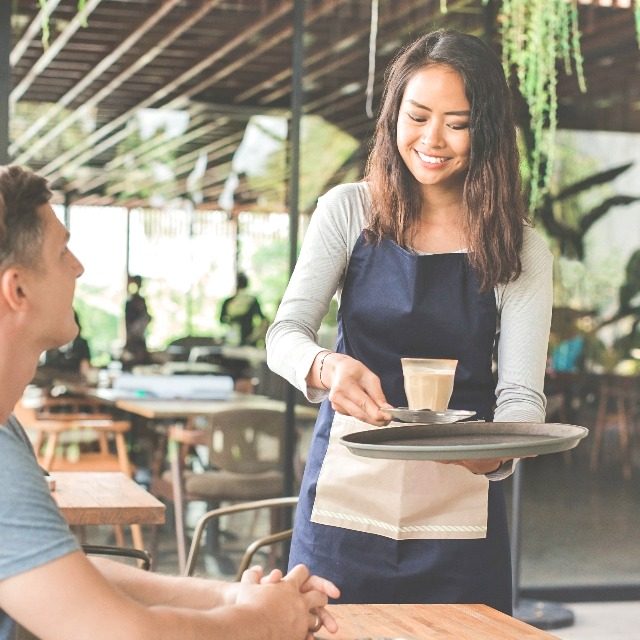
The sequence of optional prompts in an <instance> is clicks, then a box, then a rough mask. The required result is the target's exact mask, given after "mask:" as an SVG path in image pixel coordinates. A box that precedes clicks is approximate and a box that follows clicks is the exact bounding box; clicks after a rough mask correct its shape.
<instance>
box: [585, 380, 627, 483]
mask: <svg viewBox="0 0 640 640" xmlns="http://www.w3.org/2000/svg"><path fill="white" fill-rule="evenodd" d="M637 384H638V381H637V380H636V378H635V377H631V376H611V375H608V376H603V379H602V381H601V383H600V393H599V400H598V411H597V414H596V423H595V427H594V433H593V445H592V449H591V470H592V471H597V469H598V461H599V457H600V454H601V452H602V439H603V436H604V433H605V431H606V430H607V429H617V431H618V442H619V445H620V455H621V457H622V473H623V476H624V478H625V479H626V480H629V479H631V424H632V421H633V416H634V413H635V405H636V402H637V399H638V394H637V390H636V387H637Z"/></svg>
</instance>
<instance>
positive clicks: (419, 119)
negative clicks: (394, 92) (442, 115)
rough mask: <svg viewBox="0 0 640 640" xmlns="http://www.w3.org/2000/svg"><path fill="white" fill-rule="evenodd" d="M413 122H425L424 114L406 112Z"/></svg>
mask: <svg viewBox="0 0 640 640" xmlns="http://www.w3.org/2000/svg"><path fill="white" fill-rule="evenodd" d="M407 115H408V116H409V117H410V118H411V119H412V120H413V121H414V122H426V120H427V119H426V118H425V117H424V116H419V115H416V114H415V113H409V114H407Z"/></svg>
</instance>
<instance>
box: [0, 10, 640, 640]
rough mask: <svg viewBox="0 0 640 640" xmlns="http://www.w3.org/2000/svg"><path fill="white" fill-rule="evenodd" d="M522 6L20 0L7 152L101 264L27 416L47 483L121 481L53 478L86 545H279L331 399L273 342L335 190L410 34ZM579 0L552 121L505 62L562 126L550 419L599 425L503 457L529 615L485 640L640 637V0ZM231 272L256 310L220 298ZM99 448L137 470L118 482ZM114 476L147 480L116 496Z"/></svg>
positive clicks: (485, 25) (547, 193)
mask: <svg viewBox="0 0 640 640" xmlns="http://www.w3.org/2000/svg"><path fill="white" fill-rule="evenodd" d="M519 4H521V5H522V6H523V7H524V6H525V5H526V3H519V2H515V0H512V2H511V3H507V2H499V1H498V0H489V1H488V2H483V1H482V0H394V1H393V2H392V1H390V0H380V1H378V0H306V2H305V1H304V0H202V1H199V0H130V1H123V0H86V1H84V2H77V1H76V0H46V1H45V2H37V1H36V0H13V1H12V2H3V3H0V66H2V68H3V69H4V68H6V69H7V70H8V71H9V73H8V74H3V73H0V97H2V104H0V161H1V162H0V164H6V163H9V162H10V163H16V164H21V165H26V166H28V167H30V168H31V169H33V170H34V171H36V172H38V173H39V174H41V175H43V176H45V177H46V178H47V179H48V180H49V181H50V184H51V187H52V190H53V193H54V196H53V200H52V202H53V204H54V209H55V211H56V214H57V215H58V216H59V217H60V219H61V220H62V221H63V222H64V223H65V225H66V226H67V227H68V229H69V230H70V232H71V242H70V246H71V248H72V250H73V252H74V253H75V254H76V255H77V256H78V258H79V259H80V260H81V262H82V263H83V265H84V268H85V272H84V274H83V276H82V277H81V278H80V280H79V281H78V285H77V289H76V297H75V302H74V308H75V312H76V314H77V320H78V323H79V326H80V336H81V340H77V341H76V342H74V343H73V344H72V345H65V347H63V348H61V349H60V350H57V351H56V352H51V353H50V352H47V353H46V354H43V356H42V359H41V364H40V366H39V367H38V371H37V374H36V377H35V378H34V380H33V381H32V384H31V385H29V387H27V389H26V390H25V394H24V396H23V398H22V400H21V402H20V403H19V404H18V405H17V406H16V410H15V413H16V415H17V417H18V418H19V419H20V421H21V422H22V424H23V425H24V426H25V428H26V429H27V430H28V432H29V435H30V436H31V437H32V440H33V443H34V446H35V448H36V451H37V453H38V455H39V462H40V464H41V465H42V466H43V468H45V469H46V470H48V471H49V472H50V473H51V477H52V478H53V481H52V484H53V483H54V482H55V484H56V486H57V488H56V489H55V490H54V492H53V493H54V494H55V493H56V492H60V489H61V488H64V487H68V490H69V493H73V492H74V491H76V490H78V493H79V494H81V493H82V491H81V490H79V489H74V486H77V484H78V482H77V478H80V477H82V478H84V481H86V482H87V483H94V484H93V485H86V486H85V491H93V498H95V496H99V497H100V500H101V499H104V505H102V508H100V505H97V506H96V505H93V507H92V508H91V509H88V508H87V509H83V508H82V507H78V506H77V505H74V504H66V503H65V499H66V498H65V496H67V497H68V494H67V493H66V492H65V493H64V495H63V494H60V495H61V496H62V497H60V498H59V505H60V507H61V509H62V510H63V512H64V513H65V515H66V517H67V518H68V521H69V523H70V524H71V525H72V527H73V530H74V532H77V535H78V536H79V537H80V538H81V540H82V541H83V542H84V543H85V544H86V545H88V546H90V547H92V548H93V550H95V549H98V550H100V548H104V547H109V548H116V549H117V550H118V551H119V552H120V553H121V554H122V557H123V561H128V562H136V563H140V564H146V567H147V568H148V570H151V571H162V572H167V573H173V574H177V573H183V574H197V575H206V576H215V577H222V578H223V579H226V580H234V579H237V577H238V576H239V575H240V574H241V572H242V569H243V568H246V566H248V563H249V562H259V563H261V564H264V565H265V566H283V563H284V564H285V565H286V554H287V549H288V547H287V542H288V540H289V537H290V526H291V517H292V516H291V514H292V510H293V509H294V508H295V505H296V496H297V491H298V489H299V483H300V479H301V477H302V473H303V470H304V467H305V459H306V454H307V450H308V446H309V442H310V439H311V435H312V433H313V427H314V422H315V419H316V416H317V409H318V406H317V405H315V404H312V403H310V402H308V401H307V400H306V399H305V398H304V396H303V395H302V393H300V392H299V391H297V390H294V389H293V388H292V387H290V386H289V385H288V384H287V383H286V382H285V381H284V380H283V379H282V378H280V377H279V376H278V375H276V374H275V373H273V372H271V371H270V369H269V367H268V366H267V363H266V353H265V347H264V338H265V333H266V330H267V327H268V326H269V323H270V322H271V321H272V320H273V318H274V315H275V312H276V310H277V307H278V304H279V302H280V300H281V298H282V295H283V293H284V289H285V287H286V285H287V282H288V279H289V275H290V273H291V270H292V267H293V265H294V264H295V259H296V255H297V251H298V249H299V245H300V242H301V240H302V238H303V237H304V234H305V231H306V229H307V226H308V224H309V221H310V219H311V217H312V215H313V211H314V208H315V204H316V201H317V198H318V197H319V196H320V195H322V194H323V193H324V192H326V191H327V190H328V189H330V188H331V187H333V186H335V185H338V184H341V183H346V182H354V181H357V180H359V179H361V178H362V176H363V171H364V166H365V162H366V158H367V153H368V149H369V145H370V142H371V136H372V133H373V127H374V123H375V113H376V110H377V108H378V106H379V103H380V98H381V93H382V88H383V85H384V71H385V68H386V67H387V65H388V64H389V62H390V61H391V60H392V59H393V55H394V53H395V52H396V51H397V50H398V49H399V48H400V47H401V46H402V45H404V44H407V43H408V42H410V41H411V40H412V39H414V38H415V37H417V36H418V35H420V34H422V33H424V32H427V31H430V30H433V29H436V28H441V27H443V28H453V29H458V30H460V31H464V32H467V33H472V34H474V35H478V36H481V37H483V38H484V39H486V40H487V41H489V42H491V43H492V45H493V46H495V48H496V50H497V51H500V50H502V49H503V48H504V47H506V42H505V39H506V38H507V37H508V32H507V30H506V28H505V27H504V25H505V24H506V18H505V13H504V12H505V11H506V10H507V9H506V7H508V6H512V5H513V6H515V5H519ZM533 4H536V3H533ZM537 4H541V3H537ZM567 4H568V5H572V6H574V7H575V11H576V16H577V28H578V29H579V40H578V41H579V48H578V49H577V51H576V50H575V49H574V50H573V54H572V55H573V56H574V57H573V58H572V59H570V61H569V63H566V60H565V58H566V55H565V54H566V52H567V51H570V45H569V44H568V43H567V38H568V33H565V35H564V40H562V37H563V36H561V35H560V36H557V40H554V39H553V38H551V36H549V40H548V41H545V42H547V45H546V46H547V47H551V46H552V45H551V44H549V43H550V42H553V46H554V47H557V50H558V51H559V52H560V53H559V54H558V57H556V58H554V59H553V61H552V65H551V66H552V71H553V73H554V74H555V75H554V76H553V82H549V84H548V85H547V86H546V91H547V92H548V93H549V92H551V93H552V95H547V99H548V100H550V101H551V102H552V103H553V105H554V106H552V107H551V110H552V111H553V110H554V109H555V113H556V114H557V121H556V122H555V123H554V122H553V121H554V118H552V117H550V116H549V113H550V111H547V112H546V115H544V116H543V118H544V127H543V128H544V129H545V136H546V137H545V136H543V138H544V140H543V138H539V139H535V140H534V141H533V142H532V140H533V139H534V137H535V136H534V132H535V130H536V129H535V126H534V125H535V122H534V118H533V117H532V116H531V115H530V113H532V112H533V111H532V110H531V102H527V100H528V99H529V98H530V97H529V96H528V95H525V94H526V92H524V91H521V90H520V88H519V87H520V85H519V84H518V77H519V76H518V74H517V73H516V71H515V70H514V72H513V83H512V84H513V87H514V100H515V105H516V111H517V113H518V121H519V124H520V126H521V128H522V131H523V149H524V150H525V155H526V154H527V153H529V152H530V151H531V146H527V145H532V144H533V145H534V146H535V145H536V144H537V145H544V144H547V145H548V146H546V147H544V146H542V147H541V148H542V149H543V151H542V153H543V154H546V155H545V162H544V164H543V165H542V166H543V168H542V169H541V171H542V174H544V172H545V171H546V170H547V168H548V167H549V166H551V167H552V168H551V169H550V170H549V171H550V172H549V175H548V176H546V178H545V177H544V176H542V174H540V175H539V178H540V179H539V184H540V185H542V186H541V189H540V193H539V194H538V197H537V199H534V198H535V193H534V195H533V196H532V201H531V207H530V211H531V213H530V217H531V220H532V223H533V224H534V226H535V227H536V229H537V230H538V231H539V233H540V234H541V235H542V236H543V237H544V238H545V240H546V241H547V243H548V246H549V249H550V250H551V252H552V254H553V256H554V267H553V278H554V285H553V286H554V308H553V317H552V324H551V337H550V343H549V352H548V365H547V373H546V378H545V394H546V396H547V422H548V423H559V424H561V425H578V426H581V427H586V428H587V429H588V430H589V434H588V437H586V438H584V439H583V440H581V441H580V443H579V444H578V446H575V448H571V449H568V450H565V451H560V452H557V453H551V454H548V455H539V456H537V457H531V458H526V459H523V460H522V461H521V462H520V464H519V465H518V467H517V471H516V474H515V475H514V476H511V477H510V478H509V479H507V480H505V481H503V482H504V485H505V487H506V493H507V498H508V508H509V512H510V515H509V520H510V529H511V536H512V542H511V545H512V554H513V585H514V605H515V609H514V619H515V620H517V621H518V623H522V624H526V625H529V626H527V627H526V628H525V627H524V626H523V627H521V628H520V631H517V630H516V631H511V632H510V633H515V635H507V633H509V632H507V631H505V632H504V635H493V636H492V637H504V638H510V637H513V638H525V637H526V638H529V637H531V638H535V637H540V638H544V637H549V638H553V637H556V638H566V639H567V640H571V639H582V640H589V639H592V638H593V639H595V638H600V639H604V638H606V639H607V640H615V639H617V638H629V639H630V638H637V637H640V636H638V635H637V633H638V632H637V620H638V619H639V618H640V553H639V550H640V549H639V543H638V531H640V494H639V492H638V491H637V487H638V479H639V478H640V444H639V443H640V440H639V439H640V385H639V383H638V380H639V378H638V376H639V375H640V332H639V330H638V326H639V323H640V302H639V301H640V267H639V266H638V265H640V216H639V215H638V214H639V213H640V82H639V81H638V78H639V77H640V75H639V74H638V71H639V70H640V48H639V47H640V45H639V42H640V9H639V8H638V7H639V6H640V5H638V3H637V2H636V3H633V2H632V1H631V0H628V1H624V0H579V1H578V2H571V1H570V0H567ZM523 11H524V9H523ZM531 11H532V12H533V9H532V10H531ZM522 15H524V14H522ZM522 20H526V18H522ZM532 28H533V27H532ZM547 28H549V29H551V27H547ZM554 37H555V36H554ZM520 46H521V47H523V50H524V47H525V45H523V44H522V43H520ZM527 46H529V47H531V46H533V45H531V44H529V45H527ZM538 46H541V45H540V42H538ZM545 51H546V49H545ZM540 55H541V54H540ZM534 56H535V52H534ZM576 58H577V59H578V61H576ZM514 64H515V62H514ZM538 72H540V71H538ZM540 73H541V72H540ZM549 87H552V88H551V89H550V88H549ZM527 134H530V135H529V136H527ZM545 141H546V142H545ZM552 158H553V160H552ZM527 171H530V168H529V169H526V170H525V183H526V180H527V176H528V177H529V179H530V178H531V173H530V172H529V173H528V174H527V173H526V172H527ZM530 192H535V189H530ZM238 276H241V277H240V278H239V277H238ZM239 291H240V292H242V295H243V296H244V298H243V300H251V312H250V313H251V317H250V319H249V321H248V322H249V328H248V329H247V327H246V326H245V327H243V326H241V324H240V322H239V321H238V319H237V318H234V316H233V313H231V314H230V313H227V312H226V311H225V309H227V310H228V309H229V308H232V307H233V304H232V303H230V304H229V305H227V306H226V307H225V304H226V303H225V301H228V299H230V298H231V297H232V296H237V294H238V292H239ZM256 302H257V309H256V305H255V303H256ZM243 309H244V311H243V313H244V315H247V314H248V313H249V312H248V311H246V305H245V307H243ZM336 311H337V302H335V301H334V302H333V303H332V305H331V309H330V311H329V313H328V314H327V316H326V317H325V319H324V321H323V324H322V326H321V329H320V332H319V341H320V344H321V346H323V347H325V348H327V349H332V348H333V347H334V345H335V340H336V331H337V328H336ZM106 472H109V473H110V474H111V475H110V476H109V477H114V478H116V479H117V481H118V482H122V477H121V475H115V476H114V475H113V473H114V472H119V474H123V475H124V476H126V478H127V479H128V480H130V484H126V485H122V484H121V485H118V486H117V487H115V488H114V487H113V486H110V485H109V484H108V482H107V480H106V479H105V478H106V476H104V475H102V474H105V473H106ZM73 474H78V475H77V476H75V477H74V476H73ZM80 474H85V475H80ZM74 478H75V482H74ZM88 486H92V487H93V489H91V490H89V489H88V488H87V487H88ZM65 491H66V490H65ZM129 492H130V495H129ZM111 494H116V495H117V496H119V497H120V498H121V499H122V500H125V497H126V499H129V498H130V500H131V502H130V503H127V504H125V505H111V504H110V503H109V501H110V495H111ZM78 498H79V500H80V502H81V496H80V495H79V496H78ZM93 498H92V499H93ZM98 502H99V500H98ZM255 503H257V505H256V504H255ZM258 507H259V508H258ZM205 514H207V516H206V519H203V516H205ZM103 550H104V549H103ZM247 551H248V553H247ZM127 556H128V557H127ZM251 558H253V559H251ZM470 624H471V625H472V626H473V624H474V623H473V622H472V623H470ZM477 624H480V622H478V623H477ZM530 627H531V628H532V629H538V630H540V636H538V635H527V634H528V633H529V631H526V629H530ZM345 628H347V627H345ZM412 632H413V636H411V637H414V636H415V638H432V637H433V638H436V637H438V638H445V637H452V638H454V637H456V638H462V637H465V638H466V637H468V638H485V637H489V636H486V635H480V634H479V635H477V636H476V635H472V632H469V634H470V635H464V636H463V635H456V634H455V632H452V634H451V635H437V636H436V635H429V633H430V632H429V631H428V630H427V628H426V627H425V628H424V629H422V630H421V628H420V626H419V625H418V626H415V627H412ZM392 633H394V629H393V628H385V629H384V633H382V632H378V635H380V636H383V635H386V636H389V637H391V636H390V634H392ZM404 633H405V634H406V633H407V631H406V630H405V631H404ZM497 633H500V632H497ZM531 633H533V631H531ZM400 634H401V631H400V630H399V629H395V636H399V635H400ZM634 634H636V635H634ZM395 636H394V637H395ZM331 637H334V636H331ZM335 637H336V638H349V637H351V638H353V637H354V636H353V635H351V636H349V635H343V636H340V635H339V634H338V635H336V636H335Z"/></svg>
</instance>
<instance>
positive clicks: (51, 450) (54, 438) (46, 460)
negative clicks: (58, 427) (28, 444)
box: [40, 433, 58, 471]
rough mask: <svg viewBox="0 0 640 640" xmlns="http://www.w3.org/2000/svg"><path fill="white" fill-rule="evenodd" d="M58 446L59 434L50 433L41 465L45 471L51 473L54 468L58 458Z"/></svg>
mask: <svg viewBox="0 0 640 640" xmlns="http://www.w3.org/2000/svg"><path fill="white" fill-rule="evenodd" d="M57 446H58V434H57V433H50V434H49V437H48V438H47V444H46V446H45V449H44V455H43V457H42V461H41V463H40V464H41V465H42V468H43V469H46V470H47V471H51V467H52V466H53V459H54V458H55V457H56V448H57Z"/></svg>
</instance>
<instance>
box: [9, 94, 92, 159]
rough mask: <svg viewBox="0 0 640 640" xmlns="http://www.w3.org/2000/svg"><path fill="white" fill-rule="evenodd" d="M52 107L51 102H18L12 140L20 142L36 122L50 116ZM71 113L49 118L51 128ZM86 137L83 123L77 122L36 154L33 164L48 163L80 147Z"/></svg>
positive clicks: (14, 114)
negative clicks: (75, 147) (49, 160)
mask: <svg viewBox="0 0 640 640" xmlns="http://www.w3.org/2000/svg"><path fill="white" fill-rule="evenodd" d="M52 106H54V105H53V104H52V103H50V102H29V101H26V100H20V101H18V102H17V104H16V105H15V110H14V113H13V114H12V115H11V118H10V120H9V126H10V127H11V131H10V133H11V139H12V140H19V139H20V138H21V137H22V136H23V135H24V134H25V132H26V131H27V130H28V129H29V127H31V125H33V123H34V122H36V121H37V120H39V119H40V118H41V117H42V116H43V115H45V114H46V115H47V116H48V112H49V110H50V109H51V107H52ZM70 113H71V112H70V111H69V110H68V109H62V110H61V111H60V113H58V114H57V115H56V116H54V117H53V118H50V117H49V126H51V127H54V126H55V125H57V124H58V123H59V122H61V121H62V120H64V119H65V118H67V117H69V114H70ZM85 137H86V132H85V131H84V129H83V126H82V123H81V122H76V123H74V124H73V125H71V126H70V127H67V128H66V129H65V130H64V131H63V132H61V134H60V135H59V136H56V137H55V138H54V139H53V140H51V141H50V142H49V143H48V144H47V147H46V149H44V150H40V151H39V152H36V153H34V154H33V157H32V160H31V162H34V163H40V162H46V161H47V160H48V159H49V158H51V157H55V156H56V155H62V154H63V153H64V152H65V151H68V150H69V149H73V147H74V146H77V145H79V144H80V143H81V142H82V141H83V140H84V138H85Z"/></svg>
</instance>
